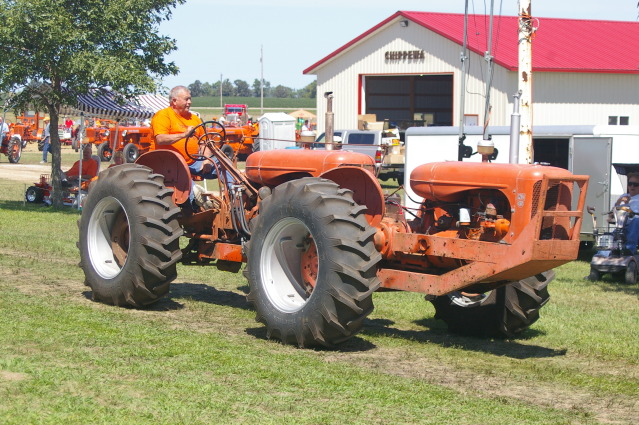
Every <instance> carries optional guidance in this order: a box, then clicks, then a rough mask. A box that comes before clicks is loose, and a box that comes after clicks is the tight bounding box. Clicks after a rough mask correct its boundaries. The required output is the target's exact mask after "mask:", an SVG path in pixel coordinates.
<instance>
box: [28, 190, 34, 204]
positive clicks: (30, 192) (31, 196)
mask: <svg viewBox="0 0 639 425" xmlns="http://www.w3.org/2000/svg"><path fill="white" fill-rule="evenodd" d="M35 199H36V191H35V190H29V191H27V201H29V202H35Z"/></svg>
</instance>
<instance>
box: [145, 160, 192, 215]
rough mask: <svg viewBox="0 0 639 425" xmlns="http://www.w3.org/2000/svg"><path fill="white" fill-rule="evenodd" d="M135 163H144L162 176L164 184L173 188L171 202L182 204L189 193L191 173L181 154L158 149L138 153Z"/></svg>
mask: <svg viewBox="0 0 639 425" xmlns="http://www.w3.org/2000/svg"><path fill="white" fill-rule="evenodd" d="M135 164H140V165H144V166H146V167H149V168H150V169H151V170H153V172H154V173H157V174H162V175H163V176H164V185H165V186H166V187H170V188H172V189H173V197H172V198H173V202H175V204H176V205H180V204H183V203H184V202H186V200H187V199H189V194H190V193H191V173H190V172H189V166H188V165H187V164H186V161H185V160H184V158H183V157H182V155H180V154H178V153H176V152H173V151H170V150H168V149H158V150H154V151H149V152H146V153H144V154H142V155H140V156H139V157H138V158H137V159H136V160H135Z"/></svg>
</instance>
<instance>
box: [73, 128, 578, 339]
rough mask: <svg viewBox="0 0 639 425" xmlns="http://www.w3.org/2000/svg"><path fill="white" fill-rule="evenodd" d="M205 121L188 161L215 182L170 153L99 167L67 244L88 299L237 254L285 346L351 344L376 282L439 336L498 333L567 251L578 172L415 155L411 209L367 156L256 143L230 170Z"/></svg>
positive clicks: (150, 293) (154, 289)
mask: <svg viewBox="0 0 639 425" xmlns="http://www.w3.org/2000/svg"><path fill="white" fill-rule="evenodd" d="M215 124H216V125H219V124H217V123H215ZM213 126H214V124H213V123H211V122H207V123H203V124H202V127H204V128H205V130H206V131H205V132H204V134H203V135H202V136H201V137H200V138H199V139H198V140H197V143H199V145H200V151H199V152H200V154H199V155H195V156H193V159H204V158H210V159H211V160H212V163H213V165H214V166H215V168H216V169H217V175H218V176H219V187H220V189H219V192H218V191H212V192H203V190H200V187H199V186H198V188H197V189H198V190H195V189H193V188H194V185H193V184H192V180H191V177H190V174H189V170H188V168H187V165H186V162H185V160H184V158H182V157H181V156H179V155H178V154H176V153H175V152H173V151H168V150H157V151H151V152H148V153H146V154H144V155H141V156H140V157H139V158H138V159H137V160H136V162H135V163H133V164H124V165H121V166H118V167H113V168H109V169H107V170H106V171H104V172H102V173H101V174H100V178H99V179H98V180H97V182H95V183H94V186H93V187H92V189H91V192H90V193H89V194H88V196H87V198H86V201H85V203H84V210H83V214H82V216H81V218H80V225H79V227H80V235H79V236H80V240H79V244H78V247H79V249H80V266H81V268H82V269H83V271H84V275H85V282H86V284H87V285H88V286H89V287H91V289H92V292H93V298H94V299H95V300H98V301H102V302H105V303H108V304H114V305H120V306H127V305H128V306H135V307H143V306H145V305H148V304H151V303H153V302H156V301H158V300H159V299H160V298H162V297H163V296H165V295H166V294H168V292H169V285H170V282H171V281H172V280H173V279H175V277H176V275H177V268H176V265H177V263H178V262H180V261H181V262H182V263H183V264H196V265H198V264H199V265H202V264H209V265H212V266H217V267H218V268H219V269H222V270H226V271H231V272H238V271H239V270H240V269H241V265H242V263H246V267H245V269H244V275H245V276H246V278H247V279H248V286H249V291H248V300H249V301H250V302H251V303H252V304H253V305H254V307H255V310H256V312H257V319H258V320H259V321H261V322H263V323H264V324H265V325H266V328H267V335H268V337H270V338H275V339H278V340H280V341H282V342H283V343H287V344H296V345H299V346H315V345H319V346H334V345H335V344H339V343H341V342H343V341H345V340H347V339H349V338H350V337H352V336H353V335H355V334H356V333H357V332H358V331H360V330H361V329H362V327H363V326H365V322H364V319H365V318H366V317H367V316H368V315H369V314H370V313H371V312H372V311H373V292H375V291H379V290H401V291H414V292H420V293H422V294H425V295H426V299H427V300H429V301H431V302H432V303H433V304H434V306H435V310H436V316H435V317H436V318H439V319H441V320H443V321H445V322H446V323H447V325H448V327H449V329H450V330H451V331H453V332H459V333H463V334H473V335H490V336H502V337H512V336H514V335H515V334H517V333H519V332H521V331H523V330H525V329H526V328H528V327H529V326H530V325H531V324H532V323H533V322H535V321H536V320H537V319H538V317H539V309H540V308H541V307H542V306H543V305H544V304H545V303H546V302H547V300H548V298H549V295H548V291H547V285H548V282H549V281H550V280H551V279H552V278H553V272H552V271H551V269H552V268H554V267H557V266H559V265H561V264H563V263H566V262H569V261H571V260H574V259H575V258H576V257H577V254H578V249H579V231H580V227H581V222H582V211H583V207H584V200H585V195H586V189H587V184H588V177H587V176H576V175H573V174H571V173H570V172H568V171H567V170H564V169H560V168H554V167H549V166H542V165H520V164H492V163H469V162H447V163H425V164H423V165H421V166H419V167H417V168H415V169H414V171H413V172H412V173H411V175H410V185H411V188H412V189H413V190H414V192H415V193H417V194H418V195H419V196H420V197H422V198H423V200H422V202H421V205H420V207H419V208H418V209H416V210H409V209H408V208H406V207H404V206H403V205H402V204H401V201H400V198H399V196H397V195H395V194H390V195H387V194H385V193H384V192H383V191H382V188H381V186H380V184H379V182H378V180H377V179H376V178H375V175H374V174H373V173H374V171H375V164H374V162H373V159H372V158H371V157H369V156H368V155H364V154H359V153H353V152H348V151H343V150H295V149H287V150H275V151H264V152H256V153H254V154H252V155H250V156H249V157H248V159H247V161H246V169H245V171H241V170H239V169H238V168H237V167H236V166H235V164H234V163H233V161H232V160H231V159H229V158H228V157H227V156H226V155H224V154H223V153H222V152H221V150H220V149H219V146H220V144H219V143H220V134H219V133H217V132H215V131H210V130H209V129H210V128H212V127H213ZM196 129H197V128H196ZM193 134H195V133H193ZM193 139H196V138H195V137H193V138H190V139H187V142H186V143H187V144H189V143H196V142H195V141H193ZM209 152H210V154H209ZM192 191H193V192H192ZM181 237H185V238H187V239H188V243H186V244H183V245H182V246H184V248H182V249H181V248H180V246H181V245H180V238H181Z"/></svg>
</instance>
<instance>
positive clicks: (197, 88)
mask: <svg viewBox="0 0 639 425" xmlns="http://www.w3.org/2000/svg"><path fill="white" fill-rule="evenodd" d="M189 90H191V96H193V97H198V96H204V87H203V84H202V82H201V81H200V80H195V82H194V83H192V84H189Z"/></svg>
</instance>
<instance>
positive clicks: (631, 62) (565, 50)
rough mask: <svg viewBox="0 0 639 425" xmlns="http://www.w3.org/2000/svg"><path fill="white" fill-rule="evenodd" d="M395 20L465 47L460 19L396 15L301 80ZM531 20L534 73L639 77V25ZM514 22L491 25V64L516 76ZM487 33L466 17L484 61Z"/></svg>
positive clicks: (485, 26) (484, 23) (485, 21)
mask: <svg viewBox="0 0 639 425" xmlns="http://www.w3.org/2000/svg"><path fill="white" fill-rule="evenodd" d="M397 17H404V18H406V19H409V20H410V21H413V22H414V23H416V24H418V25H421V26H423V27H424V28H426V29H428V30H431V31H433V32H435V33H437V34H439V35H441V36H443V37H446V38H448V39H449V40H451V41H454V42H455V43H458V44H459V45H460V46H461V45H462V43H463V35H464V15H463V14H456V13H431V12H407V11H399V12H397V13H395V14H394V15H392V16H391V17H389V18H387V19H385V20H384V21H382V22H380V23H379V24H377V25H376V26H374V27H373V28H371V29H370V30H368V31H366V32H365V33H363V34H362V35H360V36H359V37H356V38H355V39H353V40H351V41H350V42H348V43H347V44H345V45H344V46H342V47H340V48H339V49H337V50H335V51H334V52H333V53H331V54H329V55H328V56H326V57H324V58H323V59H321V60H319V61H318V62H316V63H314V64H313V65H311V66H310V67H308V68H307V69H305V70H304V74H307V73H310V72H312V71H313V70H314V69H315V68H317V67H318V66H320V65H321V64H323V63H324V62H326V61H328V60H330V59H331V58H333V57H335V56H337V55H339V54H340V53H342V52H343V51H345V50H347V49H348V48H349V47H351V46H353V45H355V44H357V43H358V42H359V41H361V40H363V39H364V38H366V37H368V36H370V35H371V34H373V33H374V32H375V31H377V30H378V29H379V28H381V27H383V26H385V25H386V24H387V23H389V22H391V21H393V20H394V19H395V18H397ZM533 19H534V26H535V27H536V28H537V31H536V33H535V36H534V39H533V44H532V55H533V57H532V62H533V71H538V72H539V71H547V72H593V73H599V72H603V73H620V74H639V42H638V40H639V22H626V21H594V20H584V19H559V18H536V17H534V16H533ZM517 20H518V18H517V17H516V16H495V18H494V21H493V51H492V54H493V58H494V61H495V63H497V64H499V65H501V66H503V67H505V68H507V69H509V70H516V69H517V64H518V49H519V47H518V44H517V37H518V35H517V27H518V23H517ZM488 32H489V18H488V16H485V15H469V17H468V48H469V49H470V50H471V51H474V52H475V53H478V54H480V55H482V56H483V54H484V52H485V51H486V46H487V45H488V35H489V34H488ZM425 50H426V49H425Z"/></svg>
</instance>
